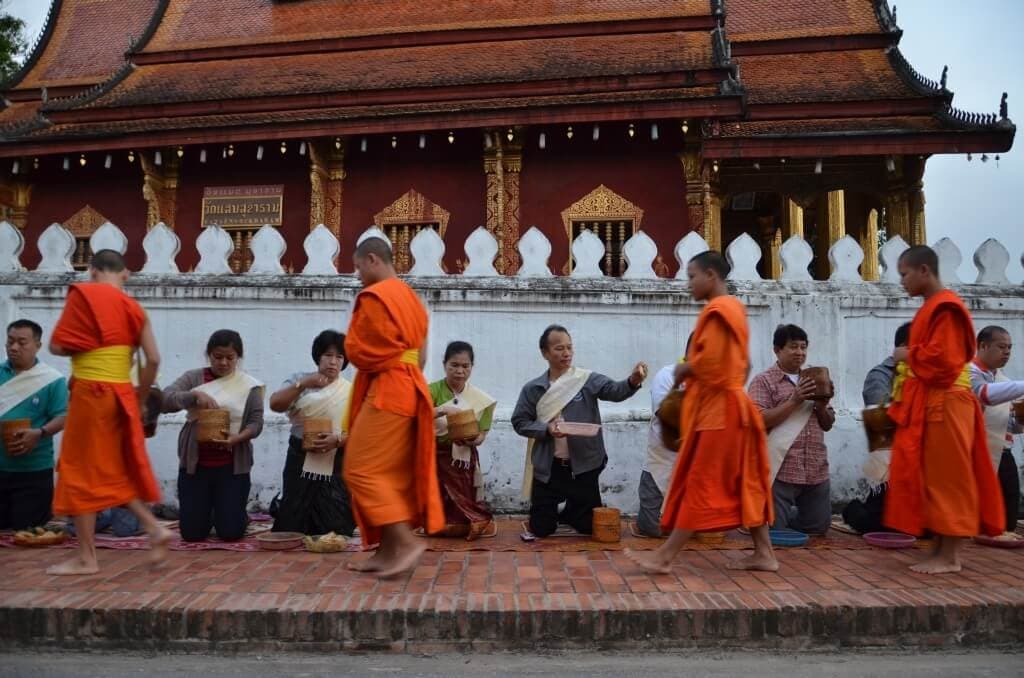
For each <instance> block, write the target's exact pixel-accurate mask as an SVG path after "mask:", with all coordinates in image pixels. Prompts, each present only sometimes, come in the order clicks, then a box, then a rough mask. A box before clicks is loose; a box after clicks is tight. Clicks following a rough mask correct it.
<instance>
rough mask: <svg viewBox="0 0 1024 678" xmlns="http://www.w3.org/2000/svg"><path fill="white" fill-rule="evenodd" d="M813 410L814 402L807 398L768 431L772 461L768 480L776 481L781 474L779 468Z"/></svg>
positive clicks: (769, 454) (770, 461)
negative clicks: (776, 477)
mask: <svg viewBox="0 0 1024 678" xmlns="http://www.w3.org/2000/svg"><path fill="white" fill-rule="evenodd" d="M813 410H814V403H812V402H809V401H806V400H805V401H804V402H802V403H800V407H798V408H797V409H796V411H794V412H793V414H791V415H789V416H788V417H786V420H785V421H784V422H782V423H781V424H779V425H778V426H776V427H775V428H773V429H772V430H771V431H770V432H769V433H768V461H769V463H770V473H769V476H768V482H770V483H774V482H775V476H777V475H778V474H779V469H780V468H782V462H783V461H785V459H786V454H787V453H788V452H789V448H790V447H792V446H793V443H794V442H795V441H796V439H797V436H799V435H800V432H801V431H803V430H804V427H805V426H807V421H808V420H809V419H810V418H811V412H812V411H813Z"/></svg>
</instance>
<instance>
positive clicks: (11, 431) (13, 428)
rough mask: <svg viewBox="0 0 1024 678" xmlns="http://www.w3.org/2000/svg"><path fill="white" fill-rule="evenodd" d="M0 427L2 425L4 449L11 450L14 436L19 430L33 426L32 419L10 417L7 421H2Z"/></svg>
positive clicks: (0, 429)
mask: <svg viewBox="0 0 1024 678" xmlns="http://www.w3.org/2000/svg"><path fill="white" fill-rule="evenodd" d="M0 427H2V428H0V431H2V435H3V439H4V449H6V450H10V449H11V446H12V445H13V444H14V436H15V435H17V434H18V432H19V431H24V430H25V429H27V428H32V420H31V419H8V420H6V421H3V422H0Z"/></svg>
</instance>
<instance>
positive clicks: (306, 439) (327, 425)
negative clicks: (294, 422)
mask: <svg viewBox="0 0 1024 678" xmlns="http://www.w3.org/2000/svg"><path fill="white" fill-rule="evenodd" d="M321 433H334V425H333V424H332V423H331V420H330V419H326V418H323V417H305V418H303V420H302V449H304V450H307V451H308V450H312V449H314V448H315V447H316V439H317V438H318V437H319V436H320V434H321Z"/></svg>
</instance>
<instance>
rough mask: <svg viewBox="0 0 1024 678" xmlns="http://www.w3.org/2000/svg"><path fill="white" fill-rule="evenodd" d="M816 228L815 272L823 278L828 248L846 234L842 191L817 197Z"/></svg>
mask: <svg viewBox="0 0 1024 678" xmlns="http://www.w3.org/2000/svg"><path fill="white" fill-rule="evenodd" d="M817 228H818V232H817V236H818V237H817V238H816V242H815V246H816V249H817V251H816V252H815V255H816V257H817V261H818V266H817V274H818V277H819V278H820V279H822V280H824V279H826V278H828V276H829V262H828V251H829V248H831V247H832V245H834V244H835V243H836V241H838V240H841V239H842V238H843V236H845V235H846V196H845V195H844V193H843V191H841V190H839V191H829V192H828V193H825V194H823V195H821V196H820V197H819V199H818V224H817Z"/></svg>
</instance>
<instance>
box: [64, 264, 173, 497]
mask: <svg viewBox="0 0 1024 678" xmlns="http://www.w3.org/2000/svg"><path fill="white" fill-rule="evenodd" d="M145 325H146V313H145V311H143V310H142V307H141V306H139V304H138V302H136V301H135V300H134V299H132V298H131V297H129V296H128V295H127V294H125V293H124V292H122V291H121V290H119V289H118V288H116V287H114V286H113V285H106V284H100V283H83V284H76V285H72V286H71V288H70V289H69V290H68V297H67V302H66V303H65V305H64V312H63V313H62V314H61V317H60V320H59V321H57V326H56V327H55V328H54V330H53V336H52V341H53V343H55V344H57V345H58V346H60V347H62V348H64V349H67V350H68V351H70V352H71V353H73V354H83V353H88V352H89V351H93V350H95V349H99V348H106V347H111V346H129V347H136V346H138V344H139V335H140V334H141V332H142V328H143V327H145ZM128 360H130V358H129V359H128ZM129 368H130V365H125V366H124V373H125V374H128V371H129ZM70 388H71V399H70V402H69V403H68V417H67V423H66V424H65V426H64V437H63V440H62V441H61V446H60V457H59V458H58V460H57V486H56V488H55V490H54V496H53V512H54V513H55V514H57V515H79V514H83V513H95V512H98V511H102V510H105V509H108V508H112V507H114V506H121V505H122V504H126V503H127V502H129V501H131V500H133V499H141V500H142V501H146V502H154V501H157V500H159V499H160V488H159V486H158V485H157V482H156V478H155V477H154V476H153V471H152V469H151V468H150V465H149V457H148V456H147V454H146V444H145V436H144V435H143V431H142V416H141V414H140V411H139V401H138V398H137V397H136V394H135V388H134V387H133V386H132V384H131V383H130V382H128V383H115V382H107V381H94V380H86V379H83V378H80V377H77V376H75V373H74V368H72V374H71V387H70Z"/></svg>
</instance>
